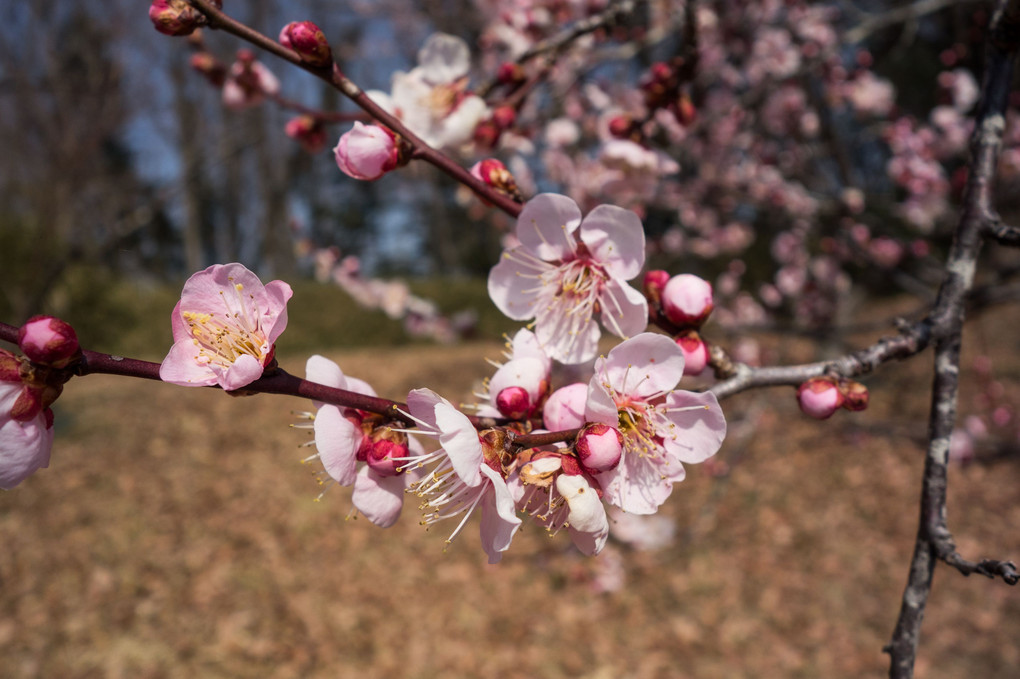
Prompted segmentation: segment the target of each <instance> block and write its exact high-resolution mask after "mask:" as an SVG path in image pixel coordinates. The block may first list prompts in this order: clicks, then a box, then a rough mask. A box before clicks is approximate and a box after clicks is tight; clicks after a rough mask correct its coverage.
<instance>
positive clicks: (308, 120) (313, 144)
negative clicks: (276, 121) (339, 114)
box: [283, 116, 326, 153]
mask: <svg viewBox="0 0 1020 679" xmlns="http://www.w3.org/2000/svg"><path fill="white" fill-rule="evenodd" d="M283 131H284V132H285V133H286V134H287V136H288V137H290V138H291V139H293V140H295V141H296V142H298V143H299V144H301V148H303V149H304V150H305V151H307V152H308V153H318V152H319V151H321V150H322V149H323V147H325V146H326V128H325V126H323V124H322V121H320V120H319V119H318V118H315V117H313V116H297V117H296V118H291V119H290V120H288V121H287V124H286V126H284V128H283Z"/></svg>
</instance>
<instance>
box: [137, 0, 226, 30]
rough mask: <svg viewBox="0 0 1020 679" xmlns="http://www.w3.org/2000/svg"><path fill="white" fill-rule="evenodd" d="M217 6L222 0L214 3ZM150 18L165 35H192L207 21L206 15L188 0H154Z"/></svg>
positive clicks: (220, 4) (150, 6) (150, 8)
mask: <svg viewBox="0 0 1020 679" xmlns="http://www.w3.org/2000/svg"><path fill="white" fill-rule="evenodd" d="M214 4H215V5H216V6H217V7H220V6H222V2H219V1H217V2H215V3H214ZM149 20H150V21H152V25H153V26H155V27H156V30H157V31H159V32H160V33H162V34H164V35H174V36H177V35H190V34H191V33H192V32H194V30H195V29H196V28H198V27H199V26H201V25H202V24H204V23H205V16H204V15H203V14H202V13H201V12H200V11H198V10H197V9H196V8H194V7H192V6H191V5H190V4H189V3H188V2H187V0H153V2H152V4H151V5H149Z"/></svg>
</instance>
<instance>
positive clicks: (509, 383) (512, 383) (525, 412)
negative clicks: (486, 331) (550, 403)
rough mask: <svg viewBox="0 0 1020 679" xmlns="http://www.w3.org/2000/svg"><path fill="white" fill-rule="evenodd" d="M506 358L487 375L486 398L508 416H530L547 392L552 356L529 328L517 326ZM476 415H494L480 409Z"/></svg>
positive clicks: (512, 417) (533, 413)
mask: <svg viewBox="0 0 1020 679" xmlns="http://www.w3.org/2000/svg"><path fill="white" fill-rule="evenodd" d="M509 348H510V353H509V354H508V359H509V360H508V361H507V362H506V363H504V364H503V365H501V366H500V367H499V369H498V370H496V374H495V375H493V376H492V377H491V378H489V392H488V397H489V402H490V403H491V404H493V405H494V406H495V407H496V410H498V412H499V414H501V415H502V416H504V417H509V418H511V419H527V418H530V417H532V416H534V415H535V414H536V413H537V412H538V410H539V409H541V407H542V405H543V404H544V403H545V399H546V397H547V396H548V395H549V374H550V371H551V370H552V360H551V359H550V358H549V357H548V356H547V355H546V353H545V351H543V349H542V347H541V346H539V344H538V339H537V338H536V337H535V334H534V333H533V332H531V331H530V330H523V329H522V330H518V331H517V334H516V335H514V337H513V339H512V340H511V341H510V343H509ZM478 414H479V415H492V416H494V415H496V413H493V412H490V411H487V410H485V409H484V408H483V409H480V410H479V413H478Z"/></svg>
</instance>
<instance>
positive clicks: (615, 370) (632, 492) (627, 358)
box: [585, 333, 726, 514]
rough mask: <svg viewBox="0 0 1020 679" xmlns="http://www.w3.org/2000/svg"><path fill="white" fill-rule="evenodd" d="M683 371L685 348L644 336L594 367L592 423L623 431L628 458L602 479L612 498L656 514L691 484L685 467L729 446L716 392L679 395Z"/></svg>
mask: <svg viewBox="0 0 1020 679" xmlns="http://www.w3.org/2000/svg"><path fill="white" fill-rule="evenodd" d="M683 372H684V358H683V353H682V352H681V351H680V347H678V346H677V345H676V343H675V342H674V341H673V340H671V339H670V338H669V337H666V336H664V335H656V334H652V333H642V334H640V335H638V336H637V337H634V338H631V339H629V340H627V341H626V342H622V343H621V344H619V345H617V346H616V347H615V348H614V349H613V350H612V351H610V352H609V356H607V357H604V358H600V359H598V360H597V361H596V362H595V375H594V376H593V377H592V379H591V382H590V383H589V385H588V402H587V405H586V408H585V419H587V420H588V421H589V422H601V423H603V424H607V425H609V426H611V427H615V428H617V429H618V430H619V431H620V433H621V434H622V435H623V458H622V461H621V462H620V465H619V466H618V467H616V469H613V470H610V471H606V472H602V474H600V475H599V481H600V483H602V486H603V489H604V491H605V498H606V500H607V501H608V502H609V503H610V504H612V505H616V506H617V507H620V508H621V509H623V510H624V511H627V512H633V513H635V514H652V513H654V512H655V511H656V509H657V508H658V507H659V505H661V504H662V503H663V502H664V501H665V500H666V498H667V497H669V494H670V493H671V492H672V489H673V484H674V483H678V482H680V481H682V480H683V479H684V476H685V471H684V468H683V463H685V462H686V463H689V464H696V463H698V462H703V461H704V460H706V459H708V458H709V457H711V456H712V455H715V453H716V451H718V450H719V447H720V446H721V445H722V441H723V438H724V437H725V436H726V420H725V418H724V417H723V414H722V410H721V409H720V408H719V403H718V401H717V400H716V398H715V395H714V394H712V393H711V392H705V393H695V392H689V391H674V387H676V385H677V383H678V382H679V381H680V378H681V377H682V376H683Z"/></svg>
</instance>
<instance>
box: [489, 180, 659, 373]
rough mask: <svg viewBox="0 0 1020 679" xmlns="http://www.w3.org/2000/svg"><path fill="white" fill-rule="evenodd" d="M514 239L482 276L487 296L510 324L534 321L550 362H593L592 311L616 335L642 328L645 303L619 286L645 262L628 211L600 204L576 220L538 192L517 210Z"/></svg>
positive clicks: (567, 202) (558, 200)
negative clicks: (515, 243) (486, 277)
mask: <svg viewBox="0 0 1020 679" xmlns="http://www.w3.org/2000/svg"><path fill="white" fill-rule="evenodd" d="M517 237H518V239H519V240H520V242H521V245H520V246H519V247H516V248H513V249H511V250H508V251H505V252H504V253H503V257H502V258H501V259H500V262H499V264H497V265H496V266H495V267H494V268H493V269H492V271H491V272H490V273H489V296H490V297H491V298H492V300H493V302H495V304H496V306H497V307H499V309H500V311H502V312H503V313H504V314H506V315H507V316H509V317H510V318H512V319H514V320H518V321H523V320H527V319H530V318H534V319H535V335H536V336H537V337H538V341H539V342H540V343H541V345H542V346H543V347H544V348H545V350H546V351H547V352H548V353H549V355H550V356H552V357H553V358H554V359H556V360H558V361H560V362H563V363H581V362H583V361H587V360H589V359H591V358H593V357H594V356H595V354H596V353H597V350H598V339H599V336H600V334H601V333H600V331H599V327H598V324H597V323H596V322H595V319H594V317H595V314H596V313H600V314H601V320H602V324H603V325H605V326H606V327H607V328H608V329H609V330H610V331H611V332H613V333H614V334H616V335H618V336H620V337H628V336H630V335H633V334H636V333H638V332H641V331H642V330H644V329H645V327H646V325H647V323H648V305H647V302H646V301H645V297H644V295H642V294H641V293H640V292H638V291H637V290H635V289H634V288H632V287H630V286H629V285H628V284H627V283H626V282H625V281H628V280H630V279H632V278H634V277H635V276H637V275H638V273H639V272H640V271H641V267H642V266H643V265H644V259H645V237H644V230H643V229H642V226H641V220H640V219H638V217H637V215H635V214H634V213H633V212H630V211H629V210H624V209H622V208H618V207H614V206H611V205H600V206H598V207H597V208H595V209H594V210H592V211H591V212H590V213H589V214H588V216H587V217H585V218H584V220H583V221H582V219H581V210H580V208H578V207H577V204H576V203H575V202H574V201H572V200H571V199H569V198H567V197H566V196H560V195H556V194H551V193H543V194H540V195H538V196H536V197H535V198H533V199H532V200H530V201H528V202H527V203H526V204H525V205H524V209H523V210H522V211H521V214H520V216H519V217H518V219H517Z"/></svg>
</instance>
